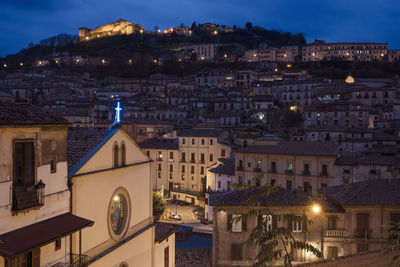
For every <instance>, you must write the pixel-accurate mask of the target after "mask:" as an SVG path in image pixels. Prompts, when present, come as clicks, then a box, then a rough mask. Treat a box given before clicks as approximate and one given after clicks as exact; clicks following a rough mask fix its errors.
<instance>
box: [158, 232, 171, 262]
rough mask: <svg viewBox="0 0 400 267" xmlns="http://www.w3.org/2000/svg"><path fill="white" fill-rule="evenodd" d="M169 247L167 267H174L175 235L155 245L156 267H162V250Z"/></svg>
mask: <svg viewBox="0 0 400 267" xmlns="http://www.w3.org/2000/svg"><path fill="white" fill-rule="evenodd" d="M167 246H169V265H168V266H169V267H174V266H175V234H172V235H171V236H169V237H168V238H167V239H165V240H164V241H162V242H161V243H158V242H156V244H155V260H154V263H155V265H154V266H156V267H159V266H160V267H164V249H165V248H166V247H167Z"/></svg>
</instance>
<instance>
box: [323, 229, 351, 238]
mask: <svg viewBox="0 0 400 267" xmlns="http://www.w3.org/2000/svg"><path fill="white" fill-rule="evenodd" d="M346 236H348V235H347V231H346V230H344V229H336V230H324V237H326V238H342V237H346Z"/></svg>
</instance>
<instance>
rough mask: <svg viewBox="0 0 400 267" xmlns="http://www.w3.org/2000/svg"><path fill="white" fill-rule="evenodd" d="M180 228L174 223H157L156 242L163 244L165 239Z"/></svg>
mask: <svg viewBox="0 0 400 267" xmlns="http://www.w3.org/2000/svg"><path fill="white" fill-rule="evenodd" d="M179 228H180V226H179V225H175V224H172V223H163V222H156V223H155V241H156V242H158V243H161V242H162V241H164V239H166V238H168V237H169V236H171V235H172V234H174V233H175V232H176V231H178V230H179Z"/></svg>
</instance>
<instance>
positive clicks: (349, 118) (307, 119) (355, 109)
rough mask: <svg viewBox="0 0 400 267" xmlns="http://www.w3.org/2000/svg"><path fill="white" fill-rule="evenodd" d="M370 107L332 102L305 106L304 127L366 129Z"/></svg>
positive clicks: (356, 103) (345, 102) (346, 102)
mask: <svg viewBox="0 0 400 267" xmlns="http://www.w3.org/2000/svg"><path fill="white" fill-rule="evenodd" d="M369 114H370V107H369V106H368V105H364V104H361V103H358V102H348V101H332V102H329V103H323V102H320V103H315V104H313V105H309V106H305V107H304V113H303V119H304V126H306V127H315V126H318V127H322V128H337V127H340V128H368V127H369V125H370V124H369V123H370V120H369Z"/></svg>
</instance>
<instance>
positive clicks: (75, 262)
mask: <svg viewBox="0 0 400 267" xmlns="http://www.w3.org/2000/svg"><path fill="white" fill-rule="evenodd" d="M69 257H70V261H71V262H70V263H69V264H67V265H66V266H68V267H86V266H87V261H88V256H86V255H79V254H70V255H69Z"/></svg>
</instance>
